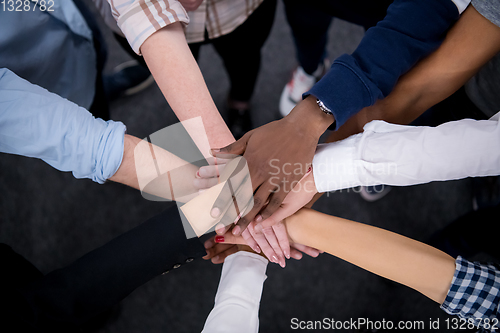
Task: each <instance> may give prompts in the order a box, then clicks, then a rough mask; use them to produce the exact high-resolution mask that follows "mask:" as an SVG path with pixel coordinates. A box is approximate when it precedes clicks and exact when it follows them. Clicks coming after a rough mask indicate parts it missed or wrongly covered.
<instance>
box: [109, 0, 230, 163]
mask: <svg viewBox="0 0 500 333" xmlns="http://www.w3.org/2000/svg"><path fill="white" fill-rule="evenodd" d="M108 2H109V3H110V5H111V9H112V12H113V15H114V16H115V18H116V19H117V22H118V26H119V27H120V29H121V30H122V31H123V33H124V34H125V37H126V38H127V39H128V41H129V43H130V45H131V46H132V48H133V49H134V51H135V52H137V53H138V54H141V53H142V55H143V56H144V59H145V60H146V63H147V65H148V67H149V69H150V71H151V73H152V74H153V77H154V78H155V80H156V82H157V84H158V86H159V87H160V89H161V91H162V93H163V95H164V96H165V98H166V99H167V101H168V103H169V105H170V106H171V107H172V110H173V111H174V112H175V114H176V115H177V117H178V118H179V120H180V121H184V120H187V119H191V118H195V117H197V116H201V117H202V119H203V124H204V126H205V130H206V132H207V135H208V140H209V144H210V147H221V146H225V145H227V144H230V143H231V142H233V141H234V138H233V136H232V134H231V132H230V131H229V129H228V128H227V126H226V124H225V123H224V120H223V119H222V117H221V115H220V114H219V112H218V110H217V108H216V106H215V104H214V102H213V101H212V98H211V96H210V93H209V91H208V89H207V87H206V85H205V81H204V79H203V76H202V74H201V72H200V69H199V68H198V65H197V63H196V61H195V59H194V58H193V55H192V54H191V51H190V50H189V47H188V45H187V42H186V39H185V37H184V31H183V27H182V25H183V24H187V23H188V22H189V18H188V16H187V13H186V11H185V9H184V7H183V6H182V5H181V3H179V2H178V1H176V0H152V1H148V2H144V1H139V0H135V1H124V0H108ZM190 134H192V133H190ZM201 153H202V154H203V155H204V156H205V157H208V156H209V152H208V151H203V150H202V151H201Z"/></svg>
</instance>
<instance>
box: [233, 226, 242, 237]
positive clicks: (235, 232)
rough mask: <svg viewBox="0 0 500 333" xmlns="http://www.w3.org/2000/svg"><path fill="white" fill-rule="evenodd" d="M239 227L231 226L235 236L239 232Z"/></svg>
mask: <svg viewBox="0 0 500 333" xmlns="http://www.w3.org/2000/svg"><path fill="white" fill-rule="evenodd" d="M240 230H241V228H240V227H239V226H236V227H234V228H233V235H235V236H237V235H238V234H239V233H240Z"/></svg>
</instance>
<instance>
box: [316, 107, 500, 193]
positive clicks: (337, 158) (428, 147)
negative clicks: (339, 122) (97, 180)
mask: <svg viewBox="0 0 500 333" xmlns="http://www.w3.org/2000/svg"><path fill="white" fill-rule="evenodd" d="M499 119H500V112H499V113H497V114H496V115H494V116H493V117H492V118H490V119H489V120H480V121H477V120H472V119H463V120H459V121H452V122H448V123H445V124H442V125H440V126H438V127H424V126H421V127H417V126H403V125H394V124H389V123H386V122H384V121H379V120H375V121H372V122H370V123H368V124H366V125H365V127H364V132H363V133H360V134H356V135H353V136H351V137H349V138H347V139H345V140H342V141H339V142H334V143H329V144H322V145H319V146H318V149H317V151H316V154H315V156H314V159H313V173H314V181H315V182H316V188H317V189H318V192H326V191H334V190H339V189H343V188H349V187H354V186H361V185H362V186H370V185H379V184H387V185H395V186H404V185H415V184H423V183H428V182H431V181H442V180H453V179H461V178H465V177H483V176H492V175H499V174H500V121H499Z"/></svg>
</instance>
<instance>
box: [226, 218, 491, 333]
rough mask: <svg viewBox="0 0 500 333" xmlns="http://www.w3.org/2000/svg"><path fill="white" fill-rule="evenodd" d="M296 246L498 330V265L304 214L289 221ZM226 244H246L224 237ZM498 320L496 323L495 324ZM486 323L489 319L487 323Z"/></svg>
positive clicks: (339, 220)
mask: <svg viewBox="0 0 500 333" xmlns="http://www.w3.org/2000/svg"><path fill="white" fill-rule="evenodd" d="M283 223H284V224H285V225H286V229H287V231H288V235H289V238H290V242H301V243H303V244H306V245H308V246H314V247H317V248H318V249H321V250H323V251H325V252H328V253H330V254H331V255H334V256H336V257H338V258H341V259H343V260H345V261H347V262H350V263H352V264H354V265H356V266H359V267H361V268H363V269H365V270H368V271H370V272H372V273H374V274H377V275H380V276H383V277H385V278H387V279H390V280H393V281H396V282H398V283H401V284H404V285H406V286H408V287H410V288H412V289H415V290H416V291H418V292H420V293H422V294H424V295H425V296H427V297H429V298H430V299H432V300H434V301H436V302H437V303H440V304H442V305H441V308H442V309H443V310H445V311H446V312H447V313H449V314H453V315H458V316H459V317H461V318H464V319H466V320H471V322H473V323H474V324H475V325H476V326H478V325H485V328H488V327H486V325H490V328H491V327H492V326H493V325H495V326H496V327H497V328H498V321H496V320H498V316H499V313H498V311H499V308H498V304H499V303H500V270H499V268H498V265H485V264H479V263H471V262H468V261H467V260H464V259H463V258H461V257H458V258H457V259H456V261H455V260H454V259H453V258H452V257H450V256H449V255H447V254H446V253H444V252H442V251H440V250H438V249H436V248H433V247H431V246H429V245H426V244H423V243H421V242H418V241H416V240H413V239H410V238H407V237H405V236H402V235H398V234H396V233H393V232H390V231H387V230H383V229H380V228H377V227H373V226H370V225H366V224H362V223H357V222H353V221H348V220H345V219H342V218H338V217H334V216H329V215H326V214H323V213H319V212H316V211H313V210H310V209H302V210H300V211H299V212H297V214H295V215H292V216H290V217H289V218H287V219H286V220H284V222H283ZM222 242H223V243H237V244H240V243H242V242H244V240H243V239H242V238H241V237H235V236H233V235H231V234H226V235H224V239H223V240H222ZM495 318H496V320H495ZM485 319H489V321H488V320H485Z"/></svg>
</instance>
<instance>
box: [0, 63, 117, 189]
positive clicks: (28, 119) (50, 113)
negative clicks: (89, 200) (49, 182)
mask: <svg viewBox="0 0 500 333" xmlns="http://www.w3.org/2000/svg"><path fill="white" fill-rule="evenodd" d="M125 130H126V128H125V125H124V124H123V123H121V122H115V121H111V120H110V121H107V122H106V121H104V120H102V119H96V118H94V117H93V116H92V114H90V112H88V111H87V110H85V109H84V108H82V107H79V106H78V105H76V104H74V103H73V102H70V101H68V100H66V99H64V98H62V97H60V96H58V95H56V94H53V93H50V92H48V91H47V90H45V89H43V88H41V87H39V86H36V85H34V84H31V83H29V82H28V81H26V80H24V79H21V78H20V77H18V76H17V75H15V74H14V73H12V72H11V71H9V70H8V69H3V68H2V69H0V152H3V153H9V154H16V155H23V156H28V157H35V158H39V159H42V160H43V161H45V162H46V163H48V164H50V165H51V166H53V167H54V168H56V169H58V170H61V171H71V172H72V173H73V175H74V176H75V178H90V179H92V180H93V181H95V182H97V183H100V184H102V183H104V182H105V181H106V180H107V179H108V178H110V177H111V176H113V175H114V174H115V172H116V171H117V170H118V168H119V166H120V164H121V161H122V157H123V140H124V135H125Z"/></svg>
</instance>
